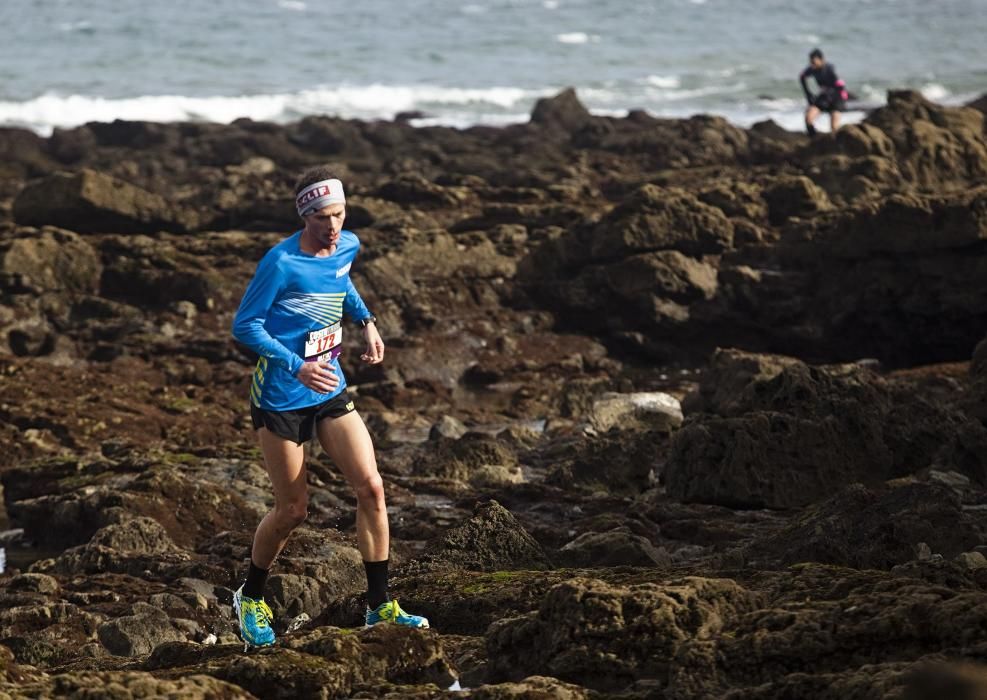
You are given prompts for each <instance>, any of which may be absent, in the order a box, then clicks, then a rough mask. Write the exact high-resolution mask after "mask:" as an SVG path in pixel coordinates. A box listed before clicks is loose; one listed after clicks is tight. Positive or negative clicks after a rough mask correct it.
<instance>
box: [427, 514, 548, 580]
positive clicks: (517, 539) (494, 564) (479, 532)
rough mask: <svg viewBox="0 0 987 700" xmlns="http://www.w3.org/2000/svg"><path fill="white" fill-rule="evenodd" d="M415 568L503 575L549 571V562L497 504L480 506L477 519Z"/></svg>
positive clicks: (431, 547) (451, 532)
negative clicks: (448, 569) (485, 572)
mask: <svg viewBox="0 0 987 700" xmlns="http://www.w3.org/2000/svg"><path fill="white" fill-rule="evenodd" d="M414 567H415V568H420V567H421V568H426V569H443V568H453V569H469V570H471V571H501V570H507V571H510V570H514V569H535V570H540V569H547V568H550V564H549V561H548V558H547V557H546V556H545V553H544V552H543V551H542V548H541V546H540V545H539V544H538V543H537V542H535V540H534V539H533V538H532V537H531V535H529V534H528V533H527V532H526V531H525V530H524V528H523V527H521V525H520V523H518V522H517V520H515V518H514V516H513V515H511V513H510V511H508V510H507V509H506V508H504V507H503V506H502V505H500V504H499V503H497V501H488V502H486V503H480V504H477V506H476V508H475V509H474V511H473V517H471V518H470V519H469V520H467V521H466V522H464V523H461V524H460V525H458V526H456V527H453V528H451V529H450V530H449V531H448V532H447V533H446V534H445V535H444V536H443V537H442V539H441V540H440V541H438V542H435V543H433V544H430V545H429V548H428V549H427V550H426V552H425V554H424V555H423V556H422V557H421V558H419V559H418V560H416V562H415V563H414Z"/></svg>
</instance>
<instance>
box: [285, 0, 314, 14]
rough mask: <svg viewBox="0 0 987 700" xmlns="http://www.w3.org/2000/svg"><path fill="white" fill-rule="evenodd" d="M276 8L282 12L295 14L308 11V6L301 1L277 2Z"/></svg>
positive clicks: (287, 0)
mask: <svg viewBox="0 0 987 700" xmlns="http://www.w3.org/2000/svg"><path fill="white" fill-rule="evenodd" d="M278 7H280V8H282V9H284V10H294V11H295V12H304V11H305V10H307V9H308V5H306V4H305V3H304V2H302V1H301V0H278Z"/></svg>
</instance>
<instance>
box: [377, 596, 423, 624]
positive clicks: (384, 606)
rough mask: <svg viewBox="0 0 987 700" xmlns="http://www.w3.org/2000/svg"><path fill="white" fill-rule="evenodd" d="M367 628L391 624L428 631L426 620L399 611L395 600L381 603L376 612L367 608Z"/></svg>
mask: <svg viewBox="0 0 987 700" xmlns="http://www.w3.org/2000/svg"><path fill="white" fill-rule="evenodd" d="M366 622H367V627H373V626H374V625H376V624H377V623H378V622H393V623H394V624H395V625H407V626H408V627H419V628H421V629H428V618H427V617H422V616H421V615H412V614H410V613H406V612H405V611H404V610H402V609H401V606H400V605H398V602H397V601H396V600H389V601H387V602H386V603H381V604H380V605H378V606H377V609H376V610H371V609H370V608H367V618H366Z"/></svg>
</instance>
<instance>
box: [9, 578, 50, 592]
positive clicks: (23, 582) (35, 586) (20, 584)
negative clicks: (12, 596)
mask: <svg viewBox="0 0 987 700" xmlns="http://www.w3.org/2000/svg"><path fill="white" fill-rule="evenodd" d="M7 591H27V592H31V593H40V594H42V595H54V594H56V593H58V591H59V584H58V579H56V578H54V577H53V576H48V575H46V574H36V573H26V574H18V575H16V576H14V577H13V578H11V579H10V581H8V582H7Z"/></svg>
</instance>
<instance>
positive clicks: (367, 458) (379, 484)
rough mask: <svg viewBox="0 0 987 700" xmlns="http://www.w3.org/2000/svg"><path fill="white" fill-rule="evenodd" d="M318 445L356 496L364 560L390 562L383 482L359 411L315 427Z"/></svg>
mask: <svg viewBox="0 0 987 700" xmlns="http://www.w3.org/2000/svg"><path fill="white" fill-rule="evenodd" d="M316 430H317V432H318V435H319V442H320V443H322V449H324V450H325V451H326V454H328V455H329V458H330V459H332V461H333V462H334V463H335V464H336V466H338V467H339V469H340V471H341V472H342V473H343V476H344V477H345V478H346V481H347V482H348V483H349V485H350V486H351V487H352V488H353V490H354V491H355V492H356V503H357V505H356V539H357V544H358V546H359V548H360V554H362V555H363V560H364V561H368V562H374V561H384V560H386V559H387V557H388V554H389V547H390V530H389V528H388V524H387V506H386V504H385V503H384V481H383V479H381V478H380V473H379V472H378V471H377V458H376V457H375V456H374V445H373V441H372V440H371V439H370V433H369V431H368V430H367V426H366V425H364V423H363V419H362V418H361V417H360V414H359V413H357V412H356V411H353V412H351V413H347V414H346V415H344V416H340V417H339V418H326V419H325V420H322V421H319V423H318V425H317V426H316Z"/></svg>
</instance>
